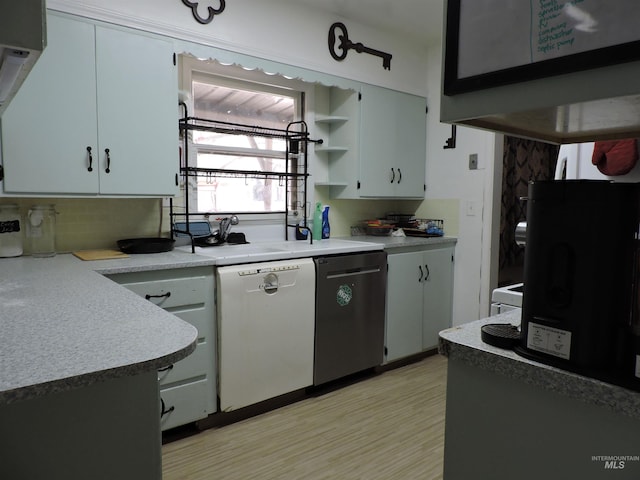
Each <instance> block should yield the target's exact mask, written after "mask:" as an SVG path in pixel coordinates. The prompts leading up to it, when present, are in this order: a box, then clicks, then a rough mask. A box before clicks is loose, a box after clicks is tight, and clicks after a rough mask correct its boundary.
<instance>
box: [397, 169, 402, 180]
mask: <svg viewBox="0 0 640 480" xmlns="http://www.w3.org/2000/svg"><path fill="white" fill-rule="evenodd" d="M401 181H402V172H401V171H400V169H399V168H398V183H400V182H401Z"/></svg>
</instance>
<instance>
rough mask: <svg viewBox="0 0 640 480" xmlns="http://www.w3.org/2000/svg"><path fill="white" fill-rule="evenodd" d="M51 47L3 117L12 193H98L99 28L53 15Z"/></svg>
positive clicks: (6, 166) (8, 182) (6, 181)
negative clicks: (96, 48)
mask: <svg viewBox="0 0 640 480" xmlns="http://www.w3.org/2000/svg"><path fill="white" fill-rule="evenodd" d="M47 32H48V45H47V48H45V50H44V52H43V53H42V56H41V57H40V59H39V60H38V62H37V63H36V65H35V66H34V68H33V71H32V72H31V74H30V75H29V76H28V77H27V79H26V80H25V82H24V84H23V85H22V88H21V89H20V91H19V92H18V94H17V95H16V97H15V98H14V100H13V102H12V103H11V104H10V105H9V107H8V108H7V110H6V111H5V113H4V114H3V116H2V161H3V167H4V173H5V179H4V181H3V184H4V185H3V186H4V191H5V192H7V193H65V194H95V193H97V192H98V182H99V178H98V168H97V166H96V164H95V162H94V165H93V167H94V168H93V169H92V171H89V154H88V152H87V147H90V148H92V150H93V152H92V154H93V156H94V160H95V158H96V151H95V149H96V146H97V144H98V141H97V127H96V124H97V111H96V66H95V61H94V58H95V55H94V46H95V42H94V26H93V25H91V24H88V23H84V22H76V21H72V20H69V19H67V18H62V17H58V16H53V15H49V16H48V18H47Z"/></svg>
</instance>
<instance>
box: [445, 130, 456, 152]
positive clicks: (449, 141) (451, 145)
mask: <svg viewBox="0 0 640 480" xmlns="http://www.w3.org/2000/svg"><path fill="white" fill-rule="evenodd" d="M442 148H456V126H455V125H451V136H450V137H449V138H447V142H446V143H445V144H444V146H443V147H442Z"/></svg>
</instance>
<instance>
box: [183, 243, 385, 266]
mask: <svg viewBox="0 0 640 480" xmlns="http://www.w3.org/2000/svg"><path fill="white" fill-rule="evenodd" d="M176 249H177V250H182V251H185V252H191V246H180V247H176ZM370 250H382V246H381V245H378V244H373V243H368V242H358V241H353V240H341V239H330V240H321V241H314V242H313V244H310V243H309V242H303V241H281V242H277V243H276V242H269V243H246V244H240V245H229V244H226V245H221V246H218V247H195V253H196V254H198V255H203V256H207V257H213V258H215V259H216V264H217V265H233V264H236V263H238V264H239V263H252V262H263V261H273V260H283V259H288V258H304V257H315V256H321V255H332V254H338V253H354V252H361V251H370Z"/></svg>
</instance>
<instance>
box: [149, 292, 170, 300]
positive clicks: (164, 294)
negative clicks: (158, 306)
mask: <svg viewBox="0 0 640 480" xmlns="http://www.w3.org/2000/svg"><path fill="white" fill-rule="evenodd" d="M170 296H171V292H167V293H163V294H162V295H149V294H148V293H147V294H146V295H145V296H144V298H146V299H147V300H149V299H151V298H169V297H170Z"/></svg>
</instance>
